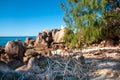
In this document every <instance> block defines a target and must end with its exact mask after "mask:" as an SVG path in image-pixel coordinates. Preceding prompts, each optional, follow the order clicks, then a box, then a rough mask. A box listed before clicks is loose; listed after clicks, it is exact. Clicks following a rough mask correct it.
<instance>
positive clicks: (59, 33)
mask: <svg viewBox="0 0 120 80" xmlns="http://www.w3.org/2000/svg"><path fill="white" fill-rule="evenodd" d="M64 35H65V27H61V29H60V31H57V32H56V34H55V36H54V38H53V40H54V42H55V43H60V42H64V38H63V37H64Z"/></svg>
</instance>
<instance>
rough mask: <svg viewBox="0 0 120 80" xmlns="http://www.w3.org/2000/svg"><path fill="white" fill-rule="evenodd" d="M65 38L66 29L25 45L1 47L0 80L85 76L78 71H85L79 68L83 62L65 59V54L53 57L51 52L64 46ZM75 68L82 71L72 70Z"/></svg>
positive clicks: (28, 40)
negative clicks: (54, 47)
mask: <svg viewBox="0 0 120 80" xmlns="http://www.w3.org/2000/svg"><path fill="white" fill-rule="evenodd" d="M64 34H65V28H63V27H62V28H61V29H60V30H58V29H53V30H51V31H48V30H44V31H43V32H41V33H39V34H38V36H37V38H36V40H34V39H32V38H26V41H25V42H22V41H19V40H16V41H9V42H7V44H6V45H5V46H4V47H0V80H63V79H68V80H78V79H80V78H81V76H82V75H83V74H82V73H79V75H77V73H78V71H79V70H80V69H79V68H84V67H83V66H80V65H83V64H85V63H84V61H83V62H80V59H78V60H77V59H75V58H71V57H70V56H69V57H68V53H66V54H67V57H65V56H64V52H62V53H63V56H60V55H54V51H53V49H51V47H53V46H52V45H54V44H58V45H59V43H63V42H64V40H63V37H64ZM52 51H53V52H52ZM52 53H53V54H52ZM60 53H61V52H60ZM82 58H83V57H82ZM75 65H76V66H77V65H78V66H79V67H76V68H75V69H73V68H74V67H75ZM83 70H84V69H83ZM73 71H74V72H73ZM84 71H85V70H84ZM85 72H86V71H85ZM73 73H76V74H73Z"/></svg>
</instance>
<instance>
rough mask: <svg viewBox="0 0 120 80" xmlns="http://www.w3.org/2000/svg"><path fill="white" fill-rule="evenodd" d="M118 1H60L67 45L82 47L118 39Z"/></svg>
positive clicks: (119, 9)
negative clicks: (65, 27)
mask: <svg viewBox="0 0 120 80" xmlns="http://www.w3.org/2000/svg"><path fill="white" fill-rule="evenodd" d="M118 4H120V2H119V1H113V0H111V1H106V0H99V1H98V0H91V1H90V2H89V1H87V0H86V1H85V0H67V3H66V4H64V3H61V6H62V9H63V10H64V13H65V16H64V18H63V19H64V21H65V22H66V25H67V29H66V34H65V37H64V39H65V42H66V45H67V46H69V47H76V46H77V47H82V46H83V45H90V44H92V43H98V42H100V41H102V40H114V41H116V40H117V41H119V38H120V36H119V35H120V16H119V15H120V7H119V5H118Z"/></svg>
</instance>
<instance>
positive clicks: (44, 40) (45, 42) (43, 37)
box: [35, 30, 53, 49]
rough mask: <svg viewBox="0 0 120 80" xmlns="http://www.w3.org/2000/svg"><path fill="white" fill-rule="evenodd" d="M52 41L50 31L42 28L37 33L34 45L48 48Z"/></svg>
mask: <svg viewBox="0 0 120 80" xmlns="http://www.w3.org/2000/svg"><path fill="white" fill-rule="evenodd" d="M52 41H53V39H52V32H51V31H46V30H44V31H43V32H41V33H39V34H38V36H37V38H36V41H35V47H36V48H41V49H42V48H43V49H44V48H48V47H50V45H51V43H52Z"/></svg>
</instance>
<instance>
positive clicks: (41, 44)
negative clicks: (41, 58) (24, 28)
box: [25, 27, 65, 50]
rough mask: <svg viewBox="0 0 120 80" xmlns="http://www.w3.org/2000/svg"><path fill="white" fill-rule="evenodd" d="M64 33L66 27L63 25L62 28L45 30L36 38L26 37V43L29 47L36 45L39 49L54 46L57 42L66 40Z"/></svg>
mask: <svg viewBox="0 0 120 80" xmlns="http://www.w3.org/2000/svg"><path fill="white" fill-rule="evenodd" d="M64 34H65V27H61V29H52V30H50V31H49V30H44V31H43V32H40V33H39V34H38V35H37V37H36V40H34V39H32V38H26V41H25V43H26V44H27V46H28V47H36V48H37V49H39V50H42V49H45V48H50V47H53V46H52V45H53V44H55V43H62V42H64V39H63V37H64Z"/></svg>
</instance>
